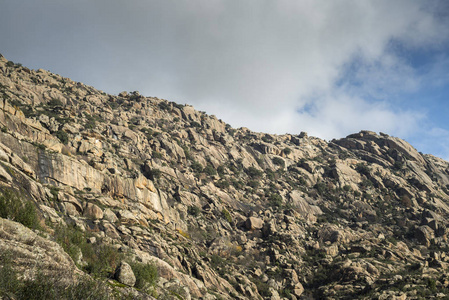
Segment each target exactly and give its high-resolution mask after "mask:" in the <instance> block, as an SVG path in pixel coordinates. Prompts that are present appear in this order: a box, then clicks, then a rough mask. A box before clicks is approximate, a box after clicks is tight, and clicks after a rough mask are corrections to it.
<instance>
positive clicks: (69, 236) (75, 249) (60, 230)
mask: <svg viewBox="0 0 449 300" xmlns="http://www.w3.org/2000/svg"><path fill="white" fill-rule="evenodd" d="M54 238H55V240H56V242H58V244H60V245H61V247H62V248H63V249H64V251H65V252H66V253H67V254H68V255H69V256H70V257H71V258H72V259H73V260H74V261H75V262H76V261H77V260H78V258H79V254H80V251H82V250H81V248H86V245H87V243H86V238H85V236H84V233H83V232H82V231H81V230H80V229H79V228H78V227H75V226H72V225H67V226H64V225H58V226H57V227H56V228H55V232H54ZM83 254H84V253H83Z"/></svg>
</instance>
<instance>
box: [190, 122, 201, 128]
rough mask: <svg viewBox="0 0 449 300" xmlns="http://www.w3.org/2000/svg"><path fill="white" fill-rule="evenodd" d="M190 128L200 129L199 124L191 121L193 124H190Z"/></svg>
mask: <svg viewBox="0 0 449 300" xmlns="http://www.w3.org/2000/svg"><path fill="white" fill-rule="evenodd" d="M190 126H192V127H194V128H200V127H201V124H200V123H198V122H195V121H193V122H190Z"/></svg>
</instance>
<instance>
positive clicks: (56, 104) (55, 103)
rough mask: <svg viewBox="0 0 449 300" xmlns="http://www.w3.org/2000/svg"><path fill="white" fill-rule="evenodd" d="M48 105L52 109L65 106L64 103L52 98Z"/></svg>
mask: <svg viewBox="0 0 449 300" xmlns="http://www.w3.org/2000/svg"><path fill="white" fill-rule="evenodd" d="M47 105H48V106H50V107H56V106H63V104H62V101H61V100H59V99H56V98H52V99H51V100H50V101H48V102H47Z"/></svg>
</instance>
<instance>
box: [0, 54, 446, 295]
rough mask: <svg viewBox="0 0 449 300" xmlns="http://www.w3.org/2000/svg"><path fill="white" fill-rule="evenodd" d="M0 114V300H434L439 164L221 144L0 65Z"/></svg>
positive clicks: (209, 126)
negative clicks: (34, 299)
mask: <svg viewBox="0 0 449 300" xmlns="http://www.w3.org/2000/svg"><path fill="white" fill-rule="evenodd" d="M0 108H1V109H0V127H1V132H0V190H1V191H2V196H1V199H0V213H1V214H0V216H1V217H3V218H2V219H0V220H1V222H2V225H1V226H0V227H1V229H0V253H2V255H1V256H0V259H1V263H2V267H1V268H0V272H2V274H0V275H2V276H3V278H9V277H7V276H6V275H5V274H10V275H11V274H13V275H14V276H16V277H14V276H13V275H11V276H12V277H11V278H13V279H17V280H16V281H17V282H19V284H18V287H16V288H13V287H11V285H8V284H9V283H11V282H16V281H14V280H13V279H11V280H10V281H9V282H8V281H7V279H3V281H1V280H0V296H3V297H6V296H7V295H15V296H16V297H17V298H20V297H22V298H23V299H25V298H26V297H25V296H23V295H22V294H23V293H24V292H23V291H24V290H28V291H29V290H33V289H31V288H30V287H33V288H34V289H35V290H36V294H37V293H39V291H40V290H44V292H46V291H47V290H52V289H53V290H52V291H54V293H56V292H57V293H62V290H64V291H65V292H64V293H69V292H70V295H69V294H60V295H59V296H54V297H55V298H54V299H61V298H64V297H65V298H67V299H101V297H104V299H111V298H113V297H115V298H116V299H122V298H124V297H129V298H131V299H133V298H135V299H153V297H155V298H157V299H273V300H275V299H341V298H346V299H355V298H365V299H373V298H375V299H406V298H407V299H419V298H421V297H423V298H441V297H446V296H448V297H449V277H448V274H449V271H448V266H449V256H446V251H447V250H448V242H447V236H448V231H447V223H448V218H447V217H448V214H449V206H448V204H449V191H448V189H449V163H448V162H446V161H444V160H442V159H439V158H436V157H434V156H431V155H423V154H422V153H419V152H417V151H416V150H415V149H414V148H413V147H412V146H411V145H409V144H408V143H407V142H405V141H403V140H401V139H399V138H396V137H392V136H389V135H387V134H384V133H379V134H377V133H374V132H369V131H361V132H360V133H356V134H352V135H350V136H348V137H346V138H343V139H340V140H333V141H330V142H326V141H324V140H321V139H318V138H315V137H310V136H308V135H307V134H306V133H304V132H302V133H300V134H299V135H294V134H285V135H271V134H264V133H257V132H252V131H250V130H249V129H247V128H239V129H234V128H232V127H231V126H229V125H228V124H226V123H225V122H223V121H222V120H219V119H217V118H216V117H215V116H210V115H207V114H206V113H204V112H199V111H196V110H195V109H194V108H193V107H191V106H188V105H180V104H176V103H173V102H169V101H166V100H163V99H159V98H155V97H145V96H142V95H140V94H139V93H138V92H129V93H127V92H122V93H120V94H119V95H118V96H114V95H109V94H106V93H104V92H102V91H99V90H96V89H95V88H93V87H90V86H87V85H84V84H82V83H79V82H74V81H72V80H70V79H68V78H64V77H62V76H60V75H56V74H52V73H50V72H48V71H45V70H42V69H39V70H30V69H28V68H26V67H23V66H21V65H19V64H14V63H13V62H10V61H8V60H6V59H5V58H4V57H3V56H1V55H0ZM30 204H32V205H31V206H30ZM8 219H9V220H8ZM18 222H20V223H22V224H24V225H25V226H27V227H28V228H27V227H25V226H22V225H20V224H19V223H18ZM29 228H31V229H29ZM125 261H126V263H125ZM116 270H117V271H116ZM142 270H143V271H142ZM156 270H157V272H156ZM15 272H16V273H15ZM156 273H157V276H156ZM139 274H140V275H139ZM142 274H144V275H142ZM5 276H6V277H5ZM8 276H9V275H8ZM0 277H1V276H0ZM133 278H134V279H133ZM136 280H137V281H136ZM21 284H22V285H21ZM23 285H25V286H26V287H27V289H25V288H24V286H23ZM42 286H43V287H45V288H40V287H42ZM61 287H62V288H61ZM68 287H69V288H68ZM58 288H59V289H58ZM46 289H47V290H46ZM67 291H69V292H67ZM81 291H84V292H85V293H87V292H88V291H94V292H92V294H90V295H89V296H86V294H77V293H79V292H81ZM44 292H42V293H44ZM21 293H22V294H21ZM52 293H53V292H52ZM50 294H51V293H50ZM50 294H49V295H50ZM21 295H22V296H21ZM51 295H55V294H51ZM24 297H25V298H24ZM51 297H53V296H51ZM51 297H50V296H47V298H51ZM89 297H91V298H89ZM5 299H8V298H5Z"/></svg>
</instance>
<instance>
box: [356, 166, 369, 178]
mask: <svg viewBox="0 0 449 300" xmlns="http://www.w3.org/2000/svg"><path fill="white" fill-rule="evenodd" d="M355 169H356V171H357V172H359V173H360V174H363V175H369V174H370V169H369V167H368V166H367V165H366V164H364V163H358V164H357V165H356V167H355Z"/></svg>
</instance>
